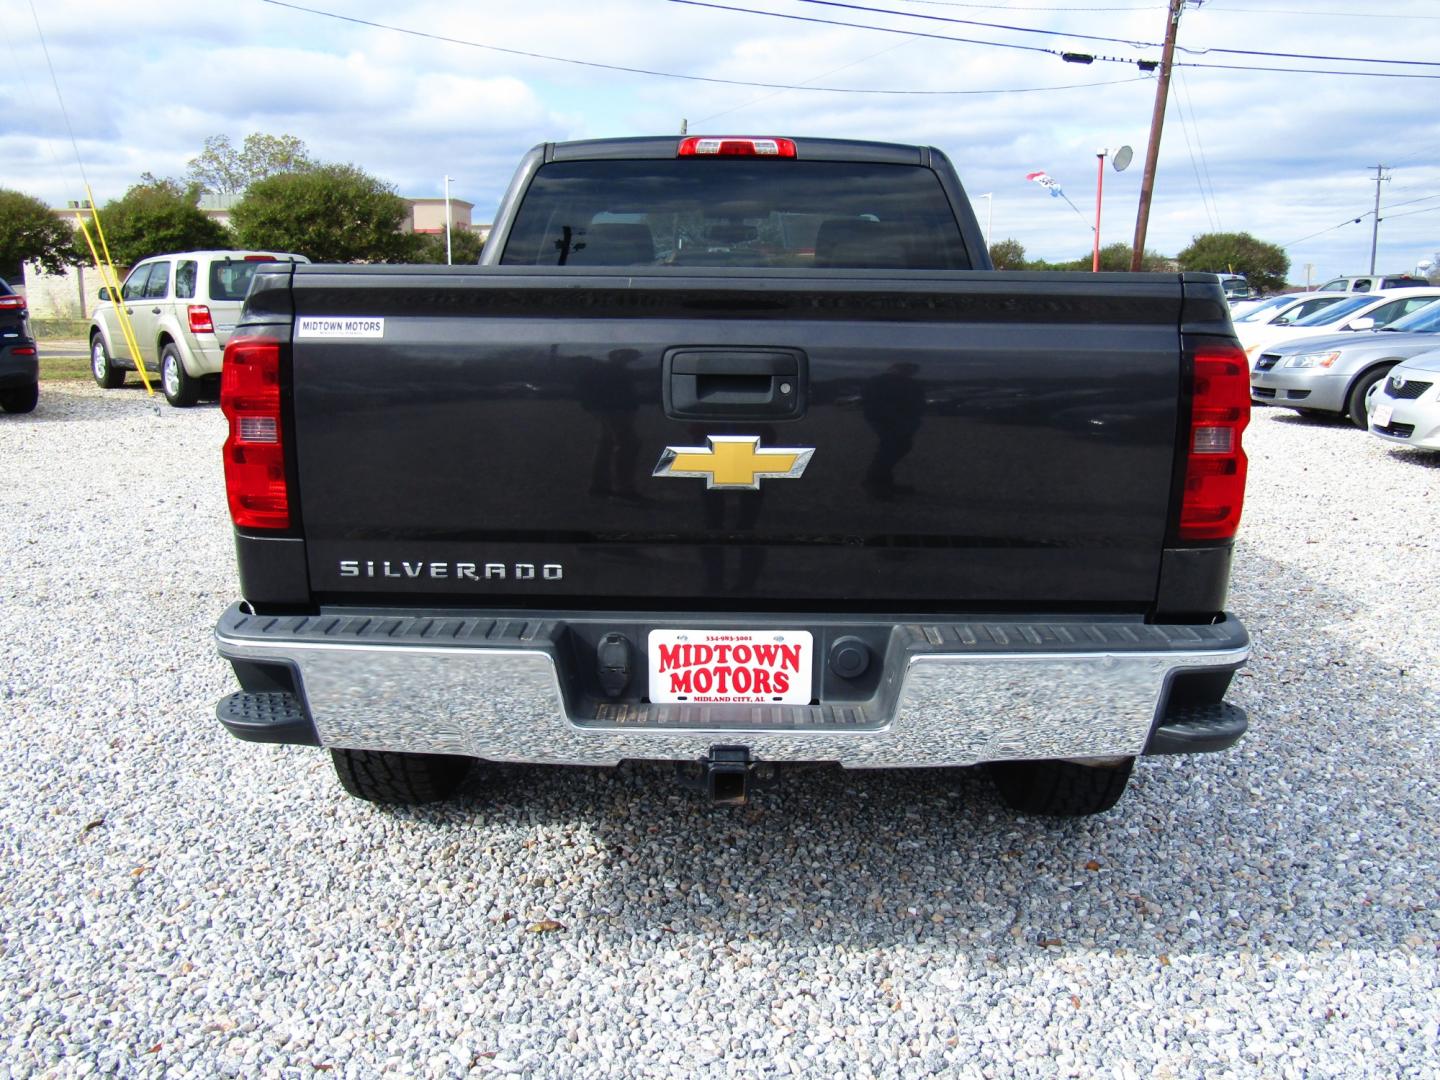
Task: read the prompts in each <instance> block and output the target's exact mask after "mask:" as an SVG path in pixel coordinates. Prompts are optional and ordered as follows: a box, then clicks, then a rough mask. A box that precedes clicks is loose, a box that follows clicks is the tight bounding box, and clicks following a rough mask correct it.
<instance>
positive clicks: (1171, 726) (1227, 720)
mask: <svg viewBox="0 0 1440 1080" xmlns="http://www.w3.org/2000/svg"><path fill="white" fill-rule="evenodd" d="M1249 726H1250V721H1249V719H1248V718H1247V717H1246V715H1245V710H1244V709H1242V708H1240V707H1239V706H1238V705H1231V704H1230V703H1229V702H1228V701H1220V702H1217V703H1215V704H1214V705H1182V706H1179V707H1177V708H1173V709H1170V710H1168V711H1167V712H1166V714H1165V720H1164V722H1163V723H1162V724H1160V726H1159V727H1157V728H1156V729H1155V733H1154V734H1153V735H1151V736H1150V744H1149V745H1148V746H1147V747H1146V748H1145V753H1146V755H1147V756H1148V755H1151V754H1205V753H1211V752H1213V751H1216V750H1228V749H1230V747H1232V746H1234V745H1235V744H1236V743H1237V742H1239V741H1240V737H1241V736H1242V735H1244V734H1245V731H1246V729H1247V728H1248V727H1249Z"/></svg>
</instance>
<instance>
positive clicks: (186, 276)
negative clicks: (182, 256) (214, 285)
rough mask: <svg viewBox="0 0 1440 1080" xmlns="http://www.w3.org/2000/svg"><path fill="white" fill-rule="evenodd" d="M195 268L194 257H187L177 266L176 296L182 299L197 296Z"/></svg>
mask: <svg viewBox="0 0 1440 1080" xmlns="http://www.w3.org/2000/svg"><path fill="white" fill-rule="evenodd" d="M195 269H196V263H195V260H194V259H186V260H184V261H183V262H181V263H180V264H179V265H178V266H176V267H175V296H176V297H177V298H178V299H180V300H190V299H192V298H193V297H194V296H195Z"/></svg>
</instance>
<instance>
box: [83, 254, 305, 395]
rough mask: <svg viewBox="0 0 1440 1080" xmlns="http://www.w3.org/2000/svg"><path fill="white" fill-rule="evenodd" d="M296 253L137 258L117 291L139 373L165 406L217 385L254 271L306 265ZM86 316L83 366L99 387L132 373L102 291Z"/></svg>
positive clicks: (109, 300) (131, 360)
mask: <svg viewBox="0 0 1440 1080" xmlns="http://www.w3.org/2000/svg"><path fill="white" fill-rule="evenodd" d="M309 261H310V260H309V259H307V258H305V256H304V255H293V254H289V253H287V252H277V253H274V254H271V253H268V252H263V251H183V252H179V253H177V254H174V255H157V256H156V257H154V258H151V259H146V260H144V261H143V262H140V263H137V264H136V266H135V268H134V269H133V270H131V271H130V274H129V276H127V277H126V278H125V284H124V285H122V286H121V288H120V302H121V303H122V304H123V305H124V307H125V310H126V312H127V313H128V314H129V316H130V325H131V328H132V330H133V331H134V334H135V342H136V344H137V346H138V347H139V349H140V352H141V357H142V359H143V360H144V361H145V368H146V370H147V371H151V372H158V373H159V377H160V388H161V389H162V390H163V391H164V392H165V400H167V401H168V402H170V404H171V405H179V406H184V405H193V404H195V401H196V399H197V398H198V397H199V396H200V389H201V385H202V383H203V382H206V381H209V382H212V383H214V382H217V381H218V380H219V377H220V363H221V360H222V359H223V358H224V355H225V343H226V342H227V341H229V340H230V333H231V331H233V330H234V329H235V322H236V320H237V319H239V317H240V307H241V304H242V303H244V300H245V293H246V292H248V291H249V289H250V279H251V278H252V277H254V276H255V268H256V267H257V266H260V265H261V264H263V263H267V262H309ZM100 299H101V301H103V302H102V303H101V305H100V307H99V308H98V309H97V310H96V312H95V316H94V318H93V319H91V320H90V370H91V373H92V374H93V375H94V376H95V381H96V382H97V383H99V384H100V385H101V386H102V387H104V388H105V389H106V390H113V389H114V388H115V387H117V386H121V385H122V384H124V382H125V373H126V372H127V371H135V370H136V369H137V365H136V363H135V358H134V357H132V356H131V355H130V349H129V347H128V346H127V345H126V343H125V335H124V334H123V333H122V331H121V328H120V316H119V312H118V311H117V309H116V307H115V299H114V297H112V296H111V295H110V290H109V289H101V290H100Z"/></svg>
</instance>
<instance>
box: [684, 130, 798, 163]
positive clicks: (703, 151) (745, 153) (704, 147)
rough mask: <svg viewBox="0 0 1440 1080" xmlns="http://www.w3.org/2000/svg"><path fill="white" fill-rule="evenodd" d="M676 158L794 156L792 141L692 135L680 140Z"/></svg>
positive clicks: (793, 142) (793, 143)
mask: <svg viewBox="0 0 1440 1080" xmlns="http://www.w3.org/2000/svg"><path fill="white" fill-rule="evenodd" d="M675 156H676V157H708V156H714V157H782V158H793V157H794V156H795V141H794V140H793V139H752V138H750V137H748V136H746V137H743V138H737V137H735V136H731V135H722V136H715V135H692V136H690V138H688V139H682V140H680V150H679V152H678V153H676V155H675Z"/></svg>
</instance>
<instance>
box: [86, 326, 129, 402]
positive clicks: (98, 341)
mask: <svg viewBox="0 0 1440 1080" xmlns="http://www.w3.org/2000/svg"><path fill="white" fill-rule="evenodd" d="M90 374H91V375H93V376H95V382H96V385H98V386H99V387H100V388H101V389H102V390H114V389H116V388H117V387H120V386H124V385H125V369H124V368H122V367H116V365H115V361H114V360H113V359H112V358H111V356H110V350H109V349H107V348H106V347H105V339H104V338H103V337H101V336H100V335H99V334H94V335H92V336H91V338H90Z"/></svg>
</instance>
